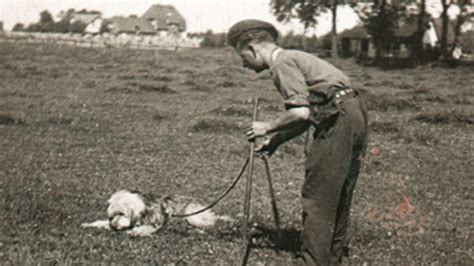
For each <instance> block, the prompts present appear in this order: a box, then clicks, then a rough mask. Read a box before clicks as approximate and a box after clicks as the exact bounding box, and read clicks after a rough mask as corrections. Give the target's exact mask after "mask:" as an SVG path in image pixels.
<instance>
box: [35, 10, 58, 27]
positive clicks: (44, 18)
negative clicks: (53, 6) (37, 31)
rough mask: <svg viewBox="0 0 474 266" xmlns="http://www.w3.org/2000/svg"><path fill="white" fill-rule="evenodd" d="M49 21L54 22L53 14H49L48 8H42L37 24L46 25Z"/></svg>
mask: <svg viewBox="0 0 474 266" xmlns="http://www.w3.org/2000/svg"><path fill="white" fill-rule="evenodd" d="M50 23H54V20H53V16H51V13H49V11H48V10H44V11H43V12H41V13H40V20H39V24H40V25H46V24H50Z"/></svg>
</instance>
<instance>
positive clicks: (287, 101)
mask: <svg viewBox="0 0 474 266" xmlns="http://www.w3.org/2000/svg"><path fill="white" fill-rule="evenodd" d="M272 72H273V79H274V82H275V85H276V87H277V89H278V91H279V92H280V94H281V95H282V96H283V104H284V105H285V108H286V109H289V108H292V107H300V106H309V102H308V99H307V98H308V94H309V92H308V87H307V86H306V81H305V77H304V76H303V73H302V72H301V70H300V69H299V68H298V66H297V65H296V63H295V62H294V61H293V60H287V61H283V62H281V63H280V64H278V66H276V67H275V68H274V69H273V71H272Z"/></svg>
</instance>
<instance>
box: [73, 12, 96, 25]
mask: <svg viewBox="0 0 474 266" xmlns="http://www.w3.org/2000/svg"><path fill="white" fill-rule="evenodd" d="M100 16H101V15H100V14H97V13H74V14H72V16H71V19H70V21H71V22H72V23H74V22H76V21H79V22H81V23H83V24H85V25H89V23H92V22H93V21H94V20H96V19H98V18H100Z"/></svg>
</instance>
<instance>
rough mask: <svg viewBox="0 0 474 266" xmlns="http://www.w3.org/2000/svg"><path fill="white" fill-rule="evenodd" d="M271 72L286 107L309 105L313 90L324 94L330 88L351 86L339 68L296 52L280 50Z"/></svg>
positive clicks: (312, 56)
mask: <svg viewBox="0 0 474 266" xmlns="http://www.w3.org/2000/svg"><path fill="white" fill-rule="evenodd" d="M270 72H271V73H272V78H273V82H274V83H275V86H276V87H277V90H278V91H279V92H280V94H281V95H282V97H283V103H284V104H285V107H286V108H291V107H298V106H309V102H308V96H309V94H310V91H314V92H316V93H323V94H325V93H327V91H328V89H329V88H330V87H331V86H339V87H350V82H349V78H348V77H347V76H346V75H344V74H343V73H342V72H341V71H340V70H339V69H337V68H336V67H334V66H333V65H331V64H329V63H328V62H326V61H324V60H322V59H320V58H318V57H316V56H314V55H311V54H308V53H305V52H302V51H297V50H280V51H279V52H278V54H277V56H276V59H275V61H274V62H273V66H272V67H271V68H270Z"/></svg>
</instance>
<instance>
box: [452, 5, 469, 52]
mask: <svg viewBox="0 0 474 266" xmlns="http://www.w3.org/2000/svg"><path fill="white" fill-rule="evenodd" d="M457 4H458V6H459V9H460V12H459V14H458V15H457V17H456V26H455V29H454V41H455V42H456V43H458V42H459V39H460V36H461V27H462V25H463V24H464V23H466V22H468V21H469V20H470V19H471V18H472V17H473V16H474V1H472V0H459V1H458V3H457Z"/></svg>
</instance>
